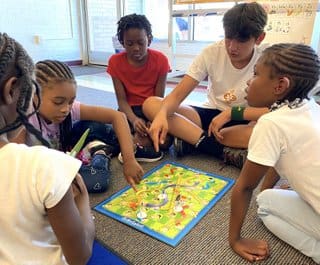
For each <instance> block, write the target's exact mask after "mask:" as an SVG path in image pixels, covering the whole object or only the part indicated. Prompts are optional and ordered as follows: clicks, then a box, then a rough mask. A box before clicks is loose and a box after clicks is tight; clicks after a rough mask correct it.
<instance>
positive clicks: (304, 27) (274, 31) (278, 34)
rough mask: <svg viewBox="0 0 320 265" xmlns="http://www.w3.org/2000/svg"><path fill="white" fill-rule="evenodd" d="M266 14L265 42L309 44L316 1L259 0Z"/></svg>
mask: <svg viewBox="0 0 320 265" xmlns="http://www.w3.org/2000/svg"><path fill="white" fill-rule="evenodd" d="M258 2H259V3H260V4H262V5H263V6H264V8H265V10H266V11H267V13H268V23H267V26H266V27H265V31H266V33H267V34H266V38H265V42H268V43H279V42H296V43H303V44H308V45H310V44H311V39H312V32H313V28H314V23H315V16H316V12H317V6H318V0H304V1H301V0H286V1H284V0H261V1H258Z"/></svg>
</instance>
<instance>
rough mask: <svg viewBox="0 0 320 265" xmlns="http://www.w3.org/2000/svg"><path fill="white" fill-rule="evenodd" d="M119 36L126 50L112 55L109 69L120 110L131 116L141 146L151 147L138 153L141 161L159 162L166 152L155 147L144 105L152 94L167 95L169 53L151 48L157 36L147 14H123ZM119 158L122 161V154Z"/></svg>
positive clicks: (135, 139)
mask: <svg viewBox="0 0 320 265" xmlns="http://www.w3.org/2000/svg"><path fill="white" fill-rule="evenodd" d="M117 36H118V39H119V42H120V43H121V44H122V45H123V47H124V48H125V52H121V53H118V54H114V55H113V56H111V58H110V60H109V63H108V68H107V72H108V73H109V74H110V75H111V77H112V81H113V85H114V89H115V92H116V96H117V100H118V105H119V110H120V111H122V112H124V113H125V114H126V116H127V119H128V121H129V123H130V126H131V128H132V132H133V133H134V142H135V144H136V145H137V148H144V149H146V150H148V151H147V152H145V153H144V155H145V156H143V157H137V156H136V158H137V160H138V161H143V162H153V161H157V160H159V159H161V158H162V155H163V154H162V152H156V151H155V150H154V148H153V146H152V142H151V139H150V138H149V136H148V133H147V127H148V126H149V125H148V119H147V118H146V117H145V116H144V114H143V112H142V104H143V102H144V101H145V100H146V99H147V98H148V97H150V96H158V97H163V95H164V90H165V86H166V79H167V73H168V72H169V71H170V66H169V62H168V59H167V57H166V56H165V55H163V54H162V53H160V52H159V51H156V50H153V49H150V48H148V47H149V46H150V44H151V41H152V38H153V36H152V30H151V24H150V22H149V21H148V19H147V18H146V17H145V16H144V15H137V14H131V15H127V16H124V17H122V18H121V19H120V20H119V21H118V29H117ZM167 145H168V143H167ZM163 147H164V146H163ZM167 147H168V146H167ZM119 160H120V161H121V160H122V158H121V154H120V156H119Z"/></svg>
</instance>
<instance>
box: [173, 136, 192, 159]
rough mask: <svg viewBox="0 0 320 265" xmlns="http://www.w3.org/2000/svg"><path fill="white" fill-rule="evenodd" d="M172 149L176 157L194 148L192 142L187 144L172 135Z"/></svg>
mask: <svg viewBox="0 0 320 265" xmlns="http://www.w3.org/2000/svg"><path fill="white" fill-rule="evenodd" d="M173 150H174V153H175V155H176V156H177V157H181V156H184V155H187V154H190V153H192V151H194V150H195V147H194V146H193V145H192V144H189V143H187V142H185V141H183V140H181V139H180V138H178V137H174V139H173Z"/></svg>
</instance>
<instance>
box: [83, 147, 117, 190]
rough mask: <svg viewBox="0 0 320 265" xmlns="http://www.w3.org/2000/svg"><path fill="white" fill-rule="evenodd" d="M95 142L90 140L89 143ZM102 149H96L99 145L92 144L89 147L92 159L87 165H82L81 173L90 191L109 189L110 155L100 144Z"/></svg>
mask: <svg viewBox="0 0 320 265" xmlns="http://www.w3.org/2000/svg"><path fill="white" fill-rule="evenodd" d="M92 143H94V142H90V143H89V144H88V145H90V144H91V145H92ZM99 146H100V149H96V147H97V146H94V145H92V148H89V152H90V151H91V157H92V158H91V161H90V163H89V164H87V165H82V166H81V168H80V170H79V173H80V175H81V176H82V177H83V180H84V182H85V184H86V187H87V189H88V192H91V193H97V192H103V191H105V190H107V188H108V187H109V183H110V177H111V172H110V156H108V155H107V154H106V152H105V151H104V149H103V146H102V145H99Z"/></svg>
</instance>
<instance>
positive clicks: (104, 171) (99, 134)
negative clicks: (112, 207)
mask: <svg viewBox="0 0 320 265" xmlns="http://www.w3.org/2000/svg"><path fill="white" fill-rule="evenodd" d="M87 128H90V132H89V135H88V137H87V139H86V141H85V143H84V145H83V146H85V145H86V144H87V143H89V142H92V141H93V140H99V141H102V142H104V143H106V144H108V145H110V146H111V147H112V155H113V156H115V155H117V154H118V153H119V152H120V146H119V142H118V139H117V137H116V134H115V132H114V130H113V128H112V125H110V124H103V123H100V122H95V121H78V122H76V123H74V124H73V126H72V130H71V137H70V138H71V146H74V145H75V144H76V143H77V141H78V140H79V139H80V137H81V136H82V134H83V133H84V132H85V130H86V129H87ZM109 164H110V157H107V156H105V155H101V154H96V155H93V157H92V158H91V161H90V163H89V164H87V165H82V166H81V168H80V170H79V173H80V175H81V176H82V178H83V180H84V182H85V184H86V186H87V189H88V192H90V193H97V192H104V191H106V190H107V188H108V186H109V183H110V175H111V172H110V165H109Z"/></svg>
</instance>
